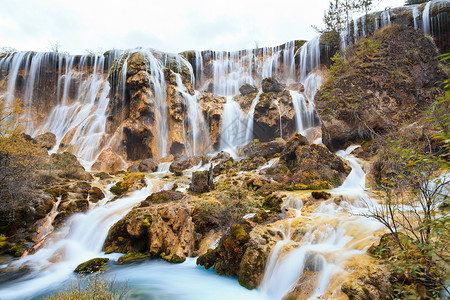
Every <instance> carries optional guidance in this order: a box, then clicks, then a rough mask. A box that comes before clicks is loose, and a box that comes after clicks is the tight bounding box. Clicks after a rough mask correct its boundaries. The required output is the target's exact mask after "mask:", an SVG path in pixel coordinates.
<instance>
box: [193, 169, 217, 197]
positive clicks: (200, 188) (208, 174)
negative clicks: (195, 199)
mask: <svg viewBox="0 0 450 300" xmlns="http://www.w3.org/2000/svg"><path fill="white" fill-rule="evenodd" d="M213 188H214V182H213V169H212V165H211V168H210V170H209V171H197V172H194V173H192V180H191V184H190V185H189V190H190V191H191V192H195V193H206V192H209V191H210V190H212V189H213Z"/></svg>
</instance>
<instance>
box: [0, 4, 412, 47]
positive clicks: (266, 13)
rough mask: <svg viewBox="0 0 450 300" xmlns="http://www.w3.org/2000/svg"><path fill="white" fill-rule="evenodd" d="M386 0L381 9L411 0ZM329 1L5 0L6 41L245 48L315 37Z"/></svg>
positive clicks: (1, 8)
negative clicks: (312, 26) (316, 29)
mask: <svg viewBox="0 0 450 300" xmlns="http://www.w3.org/2000/svg"><path fill="white" fill-rule="evenodd" d="M403 3H404V0H383V1H382V2H381V3H380V4H379V5H378V6H377V9H376V10H382V9H384V8H385V7H387V6H391V7H396V6H401V5H403ZM327 7H328V0H270V1H268V0H259V1H255V0H222V1H214V0H185V1H180V0H158V1H155V0H147V1H144V0H141V1H139V0H122V1H117V0H109V1H102V0H0V47H4V46H9V47H13V48H16V49H18V50H35V51H47V50H49V47H50V42H55V41H58V42H59V43H60V44H61V48H62V50H65V51H68V52H70V53H73V54H83V53H86V50H92V51H98V50H102V51H106V50H108V49H112V48H116V49H129V48H135V47H138V46H141V47H150V48H155V49H158V50H162V51H166V52H181V51H184V50H191V49H194V50H208V49H212V50H239V49H248V48H254V47H255V44H256V43H258V45H259V46H260V47H261V46H276V45H279V44H283V43H285V42H287V41H290V40H294V39H300V40H301V39H305V40H310V39H311V38H313V37H314V36H315V35H316V33H315V31H314V30H313V29H312V28H311V25H316V26H319V27H321V26H322V24H323V23H322V16H323V13H324V11H325V10H326V9H327Z"/></svg>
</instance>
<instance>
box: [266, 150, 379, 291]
mask: <svg viewBox="0 0 450 300" xmlns="http://www.w3.org/2000/svg"><path fill="white" fill-rule="evenodd" d="M357 147H359V146H351V147H349V148H347V149H346V150H345V151H339V152H338V155H340V156H341V157H343V158H344V159H346V160H348V161H349V163H350V165H351V167H352V170H351V173H350V174H349V175H348V177H347V179H346V180H345V181H344V183H343V184H342V186H341V187H339V188H336V189H334V190H332V191H331V193H332V194H333V195H344V196H350V197H349V198H344V200H343V201H342V202H341V203H340V204H336V203H334V202H333V199H330V200H326V201H323V202H322V203H320V204H319V205H318V207H317V208H316V209H315V210H314V211H313V212H312V213H310V214H309V215H306V216H302V214H301V212H298V208H299V207H300V208H301V207H302V206H301V205H300V206H299V205H298V204H295V202H292V201H289V202H288V207H292V208H295V209H296V213H295V217H294V218H292V219H289V220H288V223H287V225H283V224H285V223H281V224H280V226H281V227H282V228H283V229H284V226H287V228H286V229H284V231H285V232H286V231H287V234H285V235H284V238H283V240H281V241H279V242H278V243H277V244H276V245H275V247H274V249H273V250H272V252H271V254H270V256H269V259H268V263H267V265H266V269H265V273H264V278H263V280H262V283H261V290H262V291H263V292H264V293H265V294H267V295H268V296H269V298H270V299H281V298H282V297H283V296H285V295H286V294H287V293H289V292H291V291H292V290H293V289H294V287H295V286H296V285H297V284H298V281H299V280H302V283H301V284H306V283H304V282H307V283H308V287H306V286H305V291H308V292H305V293H304V294H302V297H304V298H302V299H321V297H325V298H330V297H331V298H334V297H338V294H339V293H340V289H336V290H335V291H329V290H328V288H329V287H330V286H334V285H335V283H334V282H333V281H334V280H337V281H338V282H339V278H342V277H343V276H345V273H346V271H345V269H344V263H345V261H346V260H347V259H348V258H349V257H351V256H352V255H355V254H364V253H365V247H366V246H365V245H366V243H365V241H367V240H371V239H373V238H374V237H373V236H372V235H373V234H374V233H375V232H376V231H377V230H380V229H382V226H381V225H380V224H378V223H376V222H374V221H371V220H368V219H367V218H364V217H358V216H352V215H351V212H352V210H353V209H355V210H356V209H357V210H358V211H361V210H366V209H367V208H365V207H361V205H360V203H359V202H358V199H359V198H360V197H364V196H366V195H365V194H364V193H363V191H364V186H365V175H366V173H365V172H364V171H363V170H362V168H361V166H360V165H359V164H358V162H357V160H356V159H355V158H354V157H353V156H352V155H351V152H352V151H353V150H355V149H356V148H357ZM351 196H353V197H356V199H357V200H354V203H353V202H352V201H351V199H352V197H351ZM345 199H346V200H345ZM299 201H301V200H299ZM365 201H370V200H367V199H365ZM291 203H294V205H293V206H292V204H291ZM306 220H308V221H307V222H308V223H307V224H308V225H307V228H306V232H305V234H304V235H303V237H302V238H301V240H300V241H294V240H292V239H291V233H290V232H291V231H292V229H291V227H292V226H293V225H292V224H294V223H296V224H297V226H298V224H302V223H303V222H306ZM289 249H292V250H289Z"/></svg>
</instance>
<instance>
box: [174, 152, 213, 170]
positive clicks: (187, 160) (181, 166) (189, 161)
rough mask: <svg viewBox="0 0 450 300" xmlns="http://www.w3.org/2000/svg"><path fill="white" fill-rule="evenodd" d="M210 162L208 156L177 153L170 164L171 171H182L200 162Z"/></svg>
mask: <svg viewBox="0 0 450 300" xmlns="http://www.w3.org/2000/svg"><path fill="white" fill-rule="evenodd" d="M207 162H208V158H207V157H206V156H199V155H198V156H184V155H176V156H175V159H174V161H173V162H172V163H171V164H170V167H169V171H170V172H173V173H175V172H182V171H184V170H186V169H190V168H192V167H194V166H196V165H198V164H199V163H202V164H205V163H207Z"/></svg>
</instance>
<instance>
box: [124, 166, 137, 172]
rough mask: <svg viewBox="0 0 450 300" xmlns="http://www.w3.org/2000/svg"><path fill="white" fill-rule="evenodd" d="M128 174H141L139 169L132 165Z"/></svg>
mask: <svg viewBox="0 0 450 300" xmlns="http://www.w3.org/2000/svg"><path fill="white" fill-rule="evenodd" d="M127 172H128V173H139V168H138V166H136V165H131V166H129V167H128V169H127Z"/></svg>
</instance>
